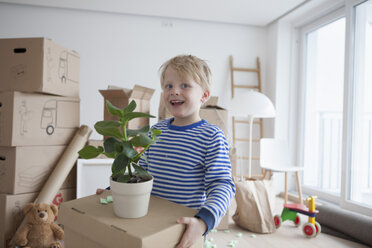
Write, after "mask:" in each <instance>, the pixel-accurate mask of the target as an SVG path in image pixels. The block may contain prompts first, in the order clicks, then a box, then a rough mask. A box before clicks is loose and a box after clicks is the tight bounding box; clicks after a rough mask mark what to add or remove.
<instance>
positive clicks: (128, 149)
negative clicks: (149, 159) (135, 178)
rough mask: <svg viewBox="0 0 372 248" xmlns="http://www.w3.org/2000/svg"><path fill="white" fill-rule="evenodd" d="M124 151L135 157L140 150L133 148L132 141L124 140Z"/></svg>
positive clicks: (128, 155) (129, 156) (130, 156)
mask: <svg viewBox="0 0 372 248" xmlns="http://www.w3.org/2000/svg"><path fill="white" fill-rule="evenodd" d="M123 153H124V154H125V156H127V157H128V158H134V157H135V156H137V154H138V152H137V151H136V150H134V149H133V146H132V144H131V142H130V141H127V142H124V144H123Z"/></svg>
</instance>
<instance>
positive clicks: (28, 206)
mask: <svg viewBox="0 0 372 248" xmlns="http://www.w3.org/2000/svg"><path fill="white" fill-rule="evenodd" d="M34 206H35V204H34V203H32V202H31V203H28V204H26V206H25V207H24V208H23V213H24V214H27V213H28V212H29V211H30V210H31V209H32V208H33V207H34Z"/></svg>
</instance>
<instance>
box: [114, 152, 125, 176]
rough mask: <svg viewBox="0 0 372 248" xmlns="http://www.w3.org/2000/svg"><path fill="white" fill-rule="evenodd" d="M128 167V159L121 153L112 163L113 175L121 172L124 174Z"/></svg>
mask: <svg viewBox="0 0 372 248" xmlns="http://www.w3.org/2000/svg"><path fill="white" fill-rule="evenodd" d="M127 165H128V158H127V157H126V156H125V155H124V154H123V153H120V154H119V156H117V157H116V158H115V160H114V162H113V163H112V168H111V169H112V174H114V175H116V174H118V173H119V172H120V174H124V173H125V170H126V168H127Z"/></svg>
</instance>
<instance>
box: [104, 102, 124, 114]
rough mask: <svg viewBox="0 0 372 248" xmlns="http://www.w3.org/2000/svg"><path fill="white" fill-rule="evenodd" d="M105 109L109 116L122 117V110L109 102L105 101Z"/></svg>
mask: <svg viewBox="0 0 372 248" xmlns="http://www.w3.org/2000/svg"><path fill="white" fill-rule="evenodd" d="M106 107H107V110H108V111H109V113H110V114H112V115H114V116H119V117H123V110H121V109H120V108H118V107H116V106H114V105H112V103H111V102H110V101H109V100H106Z"/></svg>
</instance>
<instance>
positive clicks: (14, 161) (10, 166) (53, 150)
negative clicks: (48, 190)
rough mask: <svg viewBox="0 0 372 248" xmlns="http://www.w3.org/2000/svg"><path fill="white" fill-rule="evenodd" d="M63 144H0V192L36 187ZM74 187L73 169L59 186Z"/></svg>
mask: <svg viewBox="0 0 372 248" xmlns="http://www.w3.org/2000/svg"><path fill="white" fill-rule="evenodd" d="M66 148H67V146H17V147H8V146H0V158H2V159H0V193H6V194H22V193H30V192H37V191H40V190H41V189H42V187H43V185H44V184H45V182H46V180H47V179H48V177H49V175H50V174H51V173H52V171H53V169H54V167H55V166H56V165H57V162H58V160H59V158H60V157H61V156H62V154H63V152H64V151H65V149H66ZM73 187H76V170H71V172H70V174H69V175H68V177H67V178H66V180H65V181H64V183H63V185H62V186H61V188H62V189H65V188H73Z"/></svg>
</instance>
